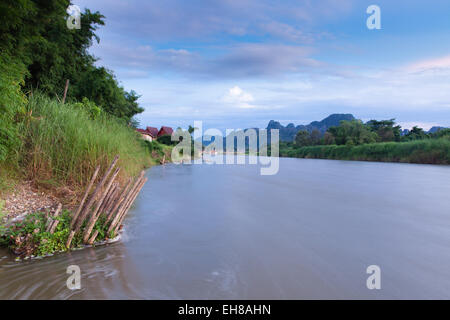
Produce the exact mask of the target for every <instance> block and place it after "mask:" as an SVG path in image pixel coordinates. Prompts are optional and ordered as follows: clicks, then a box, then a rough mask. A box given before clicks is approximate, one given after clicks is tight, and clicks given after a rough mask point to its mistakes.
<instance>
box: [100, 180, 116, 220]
mask: <svg viewBox="0 0 450 320" xmlns="http://www.w3.org/2000/svg"><path fill="white" fill-rule="evenodd" d="M119 193H120V187H119V184H118V183H117V184H116V187H115V188H114V192H113V193H112V195H111V197H110V199H109V201H108V203H107V204H106V205H105V208H104V209H103V212H104V213H105V215H106V217H107V218H108V217H109V211H110V210H111V209H112V207H113V206H114V204H115V203H116V200H117V198H118V196H119Z"/></svg>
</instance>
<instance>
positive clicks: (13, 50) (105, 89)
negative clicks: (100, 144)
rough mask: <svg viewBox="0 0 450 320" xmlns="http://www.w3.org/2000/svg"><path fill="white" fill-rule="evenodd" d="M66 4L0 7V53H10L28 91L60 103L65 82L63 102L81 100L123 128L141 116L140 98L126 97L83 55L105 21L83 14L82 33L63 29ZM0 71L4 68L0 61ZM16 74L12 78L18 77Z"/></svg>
mask: <svg viewBox="0 0 450 320" xmlns="http://www.w3.org/2000/svg"><path fill="white" fill-rule="evenodd" d="M69 4H70V1H69V0H51V1H34V0H2V1H1V2H0V18H1V19H2V20H1V21H2V23H1V24H0V52H6V53H9V55H10V56H12V55H13V56H14V57H15V58H16V59H17V60H18V62H20V63H21V64H23V65H24V66H25V67H26V68H27V69H28V76H27V77H26V78H25V80H26V85H25V86H26V88H27V89H36V88H39V90H41V91H43V92H45V93H46V94H48V95H49V96H51V97H55V96H58V97H61V96H62V94H63V91H64V85H65V83H66V80H67V79H69V80H70V87H69V91H68V95H67V100H68V101H72V102H75V101H81V100H82V99H83V98H84V97H86V98H87V99H89V100H90V101H92V102H93V103H94V104H95V105H97V106H99V107H100V108H102V109H103V110H104V111H106V112H108V113H110V114H112V115H114V116H116V117H120V118H123V119H125V121H126V122H128V121H130V119H131V118H132V117H133V116H134V115H135V114H138V113H140V112H142V111H143V109H142V108H140V107H139V106H138V104H137V100H138V98H139V96H138V95H137V94H136V93H135V92H133V91H131V92H126V91H125V90H124V89H123V87H121V86H120V85H119V84H118V81H117V80H116V79H115V77H114V75H113V73H112V72H111V71H109V70H107V69H105V68H103V67H97V66H95V61H96V59H95V58H94V57H93V56H92V55H90V54H89V52H88V49H89V47H90V46H91V45H92V43H93V42H94V41H97V42H99V41H100V39H99V38H98V36H97V35H96V33H95V32H96V30H97V28H98V26H101V25H104V16H103V15H101V14H100V13H99V12H91V11H90V10H89V9H86V10H85V11H84V12H83V13H82V15H81V29H74V30H70V29H69V28H67V25H66V18H67V17H68V14H67V12H66V9H67V7H68V6H69ZM0 62H1V64H2V65H3V62H2V61H0ZM18 75H19V73H17V76H18Z"/></svg>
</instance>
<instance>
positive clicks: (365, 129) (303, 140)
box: [294, 119, 450, 147]
mask: <svg viewBox="0 0 450 320" xmlns="http://www.w3.org/2000/svg"><path fill="white" fill-rule="evenodd" d="M444 136H450V129H443V130H439V131H438V132H436V133H426V132H425V131H424V130H423V129H422V128H419V127H417V126H416V127H414V128H412V129H411V130H410V131H408V133H406V134H404V135H402V130H401V127H400V126H399V125H397V124H396V123H395V119H390V120H381V121H378V120H370V121H368V122H367V123H363V122H362V121H361V120H351V121H345V120H344V121H341V123H340V125H339V126H334V127H331V128H329V129H328V130H327V131H326V132H325V134H323V135H322V133H321V132H320V131H319V130H317V129H314V130H312V131H311V132H309V131H305V130H302V131H299V132H298V133H297V135H296V136H295V140H294V145H295V146H297V147H306V146H317V145H347V146H358V145H363V144H371V143H381V142H406V141H413V140H422V139H432V138H441V137H444Z"/></svg>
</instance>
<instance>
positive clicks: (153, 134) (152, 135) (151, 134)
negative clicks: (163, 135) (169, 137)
mask: <svg viewBox="0 0 450 320" xmlns="http://www.w3.org/2000/svg"><path fill="white" fill-rule="evenodd" d="M136 131H137V132H139V133H140V134H141V135H142V138H143V139H144V140H147V141H150V142H152V141H153V140H156V139H157V138H158V129H157V128H154V127H147V128H146V129H136Z"/></svg>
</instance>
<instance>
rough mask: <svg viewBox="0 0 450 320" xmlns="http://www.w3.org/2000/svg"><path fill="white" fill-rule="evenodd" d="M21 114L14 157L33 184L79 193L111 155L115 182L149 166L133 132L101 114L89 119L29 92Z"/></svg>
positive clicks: (73, 108)
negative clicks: (117, 172) (116, 172)
mask: <svg viewBox="0 0 450 320" xmlns="http://www.w3.org/2000/svg"><path fill="white" fill-rule="evenodd" d="M27 114H28V116H27V117H26V118H25V119H24V120H23V121H22V122H21V123H20V125H19V132H20V134H21V140H22V141H23V143H22V145H21V147H20V149H19V150H18V154H17V158H18V163H19V167H20V168H21V169H22V171H23V173H24V174H25V175H26V176H27V178H30V179H32V180H34V181H35V182H37V183H38V184H43V185H46V186H48V187H50V188H52V187H56V186H69V187H71V188H74V189H75V190H77V189H82V188H83V187H85V186H86V185H87V183H88V182H89V180H90V178H91V176H92V174H93V172H94V170H95V167H96V166H97V165H99V164H100V165H101V166H102V170H106V169H107V167H108V166H109V164H110V163H111V162H112V160H113V158H114V157H115V156H116V155H119V156H120V160H119V164H118V165H119V166H120V167H121V168H122V171H121V173H120V175H119V180H121V181H125V180H126V179H127V178H128V177H129V176H132V175H136V174H137V173H138V172H139V171H140V170H142V169H143V168H144V167H146V166H149V165H150V164H151V154H150V152H149V151H148V149H147V148H146V147H145V145H144V144H143V142H142V141H141V139H139V136H138V134H137V133H136V132H135V131H134V129H133V128H130V127H127V126H126V124H124V123H122V122H120V120H118V119H116V118H113V117H111V116H109V115H107V114H106V113H102V114H101V115H100V116H99V117H97V118H96V119H92V118H91V116H90V115H89V114H88V113H87V112H86V111H84V110H83V109H80V108H77V107H76V106H74V105H71V104H65V105H63V104H61V103H58V102H57V101H56V100H52V99H49V98H47V97H45V96H44V95H42V94H39V93H35V94H34V95H33V96H32V97H30V99H29V103H28V105H27Z"/></svg>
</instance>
